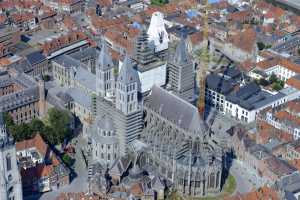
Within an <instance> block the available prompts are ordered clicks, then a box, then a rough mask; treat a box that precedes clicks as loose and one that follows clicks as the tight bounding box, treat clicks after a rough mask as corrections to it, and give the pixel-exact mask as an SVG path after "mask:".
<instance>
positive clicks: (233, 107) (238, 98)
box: [205, 75, 300, 123]
mask: <svg viewBox="0 0 300 200" xmlns="http://www.w3.org/2000/svg"><path fill="white" fill-rule="evenodd" d="M205 97H206V104H207V105H208V106H212V107H215V108H216V109H217V110H219V112H220V113H222V114H226V115H228V116H230V117H232V118H234V119H236V120H238V121H242V122H245V123H250V122H253V121H255V120H256V115H257V114H258V112H260V111H261V110H263V109H265V108H267V107H269V106H271V107H276V106H279V105H281V104H283V103H285V102H288V101H291V100H294V99H296V98H299V97H300V91H299V90H297V89H295V88H291V87H288V88H284V89H282V90H280V91H279V92H274V93H271V92H269V91H265V90H263V89H261V88H260V87H259V86H258V85H256V84H255V83H254V82H253V83H248V84H246V85H244V86H241V85H240V84H239V83H235V82H234V81H233V80H230V79H229V80H222V79H221V77H220V76H217V75H213V77H212V75H210V76H208V79H207V88H206V92H205Z"/></svg>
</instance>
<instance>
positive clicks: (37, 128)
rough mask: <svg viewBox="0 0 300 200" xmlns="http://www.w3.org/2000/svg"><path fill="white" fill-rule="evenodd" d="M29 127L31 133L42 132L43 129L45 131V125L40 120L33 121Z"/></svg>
mask: <svg viewBox="0 0 300 200" xmlns="http://www.w3.org/2000/svg"><path fill="white" fill-rule="evenodd" d="M29 127H30V129H31V131H33V132H40V133H41V132H43V131H44V129H45V125H44V123H43V122H42V121H41V120H40V119H37V118H35V119H33V120H32V121H31V122H30V124H29Z"/></svg>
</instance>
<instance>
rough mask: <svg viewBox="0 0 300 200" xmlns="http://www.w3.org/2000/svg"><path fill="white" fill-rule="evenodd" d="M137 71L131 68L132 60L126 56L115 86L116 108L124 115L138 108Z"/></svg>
mask: <svg viewBox="0 0 300 200" xmlns="http://www.w3.org/2000/svg"><path fill="white" fill-rule="evenodd" d="M140 84H141V83H140V79H139V75H138V72H137V71H136V70H135V69H134V68H133V62H132V61H131V59H130V58H129V57H128V56H126V57H125V59H124V62H123V65H122V66H121V70H120V73H119V76H118V80H117V88H116V95H117V96H116V108H117V109H118V110H120V111H121V112H122V113H124V114H125V115H128V114H131V113H134V112H136V111H137V110H138V109H139V107H140V106H139V101H138V93H139V91H140V87H141V85H140Z"/></svg>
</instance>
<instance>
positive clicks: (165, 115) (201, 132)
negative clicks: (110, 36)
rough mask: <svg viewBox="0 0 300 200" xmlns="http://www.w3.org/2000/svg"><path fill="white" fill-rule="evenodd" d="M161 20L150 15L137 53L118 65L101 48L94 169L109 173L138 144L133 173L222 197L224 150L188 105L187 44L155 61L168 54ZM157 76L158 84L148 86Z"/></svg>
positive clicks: (191, 75)
mask: <svg viewBox="0 0 300 200" xmlns="http://www.w3.org/2000/svg"><path fill="white" fill-rule="evenodd" d="M161 17H162V16H160V15H159V14H157V13H156V14H154V16H153V17H152V20H154V22H151V23H150V27H149V29H148V32H146V30H145V29H142V30H141V33H140V35H139V36H138V38H137V41H136V47H135V48H136V49H135V54H134V55H126V56H125V58H124V59H123V60H122V61H120V63H121V64H120V67H119V66H115V64H114V63H113V62H112V58H111V55H110V53H109V51H108V48H107V46H106V44H105V43H103V44H102V47H101V52H100V54H99V57H98V59H97V61H96V90H97V97H96V100H95V102H96V109H95V113H94V115H95V116H94V122H93V124H92V126H91V129H90V136H89V137H90V139H91V144H92V155H93V163H98V164H99V163H100V164H101V165H102V166H105V167H107V169H108V173H109V172H110V170H113V169H115V168H116V165H118V164H117V163H119V162H120V160H122V162H123V161H124V159H125V158H126V156H128V155H129V154H131V153H134V154H135V153H137V152H133V150H132V146H135V147H137V146H139V148H137V149H139V150H138V151H139V152H138V155H139V156H136V159H135V161H134V162H132V163H131V164H132V166H133V167H134V169H135V170H138V168H139V170H141V171H148V172H154V173H155V174H159V175H160V176H163V177H164V179H165V180H166V181H167V182H172V185H173V187H174V188H176V189H177V191H179V192H180V193H182V194H185V195H189V196H197V197H202V196H207V195H214V194H217V193H219V192H220V191H221V182H222V180H221V179H222V178H221V177H222V173H223V160H222V158H223V155H222V150H221V148H220V147H219V146H218V145H216V144H215V143H214V142H213V141H212V139H211V138H210V135H211V134H212V133H211V130H210V128H209V126H208V124H207V123H206V121H204V120H203V119H201V117H200V115H199V113H198V109H197V107H196V106H194V105H193V104H192V103H191V102H194V100H195V99H196V98H195V71H194V69H193V62H192V58H191V56H190V55H189V53H188V51H187V47H186V42H185V39H184V38H182V39H181V41H180V42H179V44H178V45H177V48H176V50H175V52H173V53H170V54H169V55H171V56H170V57H169V58H168V59H165V58H162V57H159V56H157V55H156V54H157V52H158V51H165V50H167V48H168V42H166V40H165V39H163V38H164V37H165V34H166V36H167V32H165V29H164V27H163V26H162V24H161V21H162V20H161ZM152 20H151V21H152ZM157 24H158V25H157ZM156 25H157V26H158V28H157V31H158V32H157V31H156V32H155V28H154V27H155V26H156ZM157 26H156V27H157ZM160 35H161V36H160ZM159 37H162V38H161V40H162V41H161V42H160V38H159ZM153 45H154V46H155V47H153ZM151 70H158V71H156V72H155V73H152V72H151ZM143 73H145V74H146V76H143ZM155 74H157V79H159V81H157V82H155V81H152V82H151V80H150V79H151V78H153V77H151V76H154V77H155ZM154 79H155V78H153V80H154ZM157 79H156V80H157ZM141 144H142V145H141ZM125 160H126V159H125ZM130 162H131V161H128V163H130ZM128 166H131V165H128ZM126 169H128V168H124V170H123V173H125V174H126V172H125V171H126ZM123 176H124V174H123V175H121V174H120V178H119V180H118V182H122V177H123Z"/></svg>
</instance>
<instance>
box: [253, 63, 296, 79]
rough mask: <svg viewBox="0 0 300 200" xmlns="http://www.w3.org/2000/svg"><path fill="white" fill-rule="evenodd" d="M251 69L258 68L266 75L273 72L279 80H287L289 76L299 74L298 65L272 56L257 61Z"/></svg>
mask: <svg viewBox="0 0 300 200" xmlns="http://www.w3.org/2000/svg"><path fill="white" fill-rule="evenodd" d="M253 70H260V71H262V72H263V73H265V74H267V75H268V76H271V75H272V74H275V75H276V76H277V77H278V78H279V79H280V80H282V81H287V80H288V79H289V78H291V77H293V76H295V75H297V74H300V65H298V64H296V63H293V62H291V61H289V60H287V59H277V58H272V59H267V60H262V61H260V62H258V63H257V64H256V68H255V69H253ZM253 70H252V71H253Z"/></svg>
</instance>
